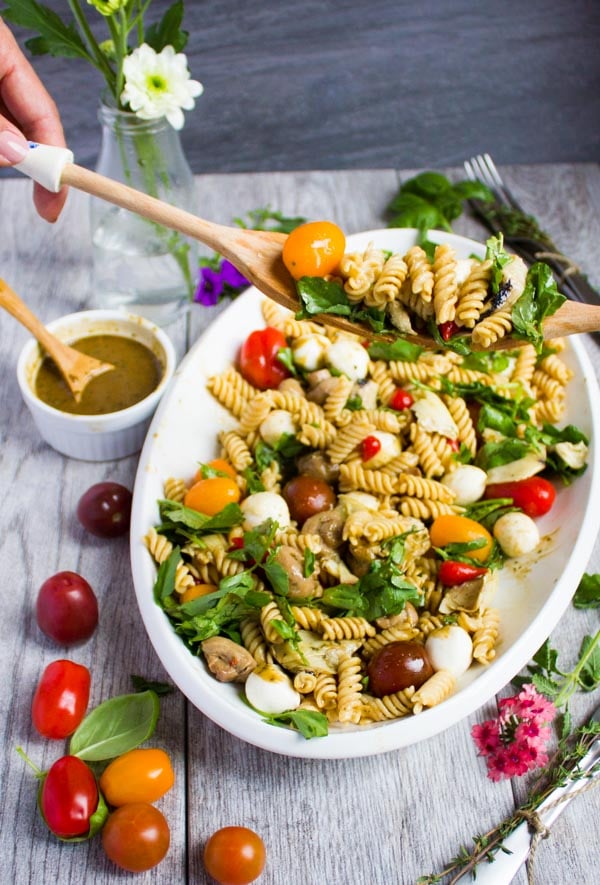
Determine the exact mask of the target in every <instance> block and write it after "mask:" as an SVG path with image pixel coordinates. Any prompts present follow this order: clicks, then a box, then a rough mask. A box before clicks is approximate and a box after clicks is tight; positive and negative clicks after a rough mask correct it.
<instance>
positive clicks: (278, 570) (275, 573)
mask: <svg viewBox="0 0 600 885" xmlns="http://www.w3.org/2000/svg"><path fill="white" fill-rule="evenodd" d="M263 571H264V573H265V577H266V578H267V581H268V582H269V584H270V585H271V587H272V588H273V591H274V592H275V593H276V594H277V595H278V596H287V595H288V593H289V592H290V579H289V577H288V574H287V572H286V570H285V569H284V567H283V566H282V565H281V564H280V563H279V562H274V561H270V562H269V561H267V562H265V563H264V565H263Z"/></svg>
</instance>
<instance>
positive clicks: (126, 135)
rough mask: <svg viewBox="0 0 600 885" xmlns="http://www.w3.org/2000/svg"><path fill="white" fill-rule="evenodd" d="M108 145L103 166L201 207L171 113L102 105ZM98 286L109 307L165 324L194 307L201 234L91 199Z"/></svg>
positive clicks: (179, 202) (182, 204)
mask: <svg viewBox="0 0 600 885" xmlns="http://www.w3.org/2000/svg"><path fill="white" fill-rule="evenodd" d="M99 118H100V122H101V123H102V145H101V149H100V155H99V158H98V163H97V166H96V171H97V172H99V173H101V174H102V175H105V176H107V177H108V178H113V179H115V180H117V181H121V182H123V183H124V184H127V185H129V186H130V187H134V188H135V189H136V190H140V191H143V192H144V193H147V194H150V195H151V196H153V197H158V198H159V199H160V200H164V201H165V202H167V203H171V204H172V205H174V206H178V207H179V208H181V209H187V210H188V211H189V212H194V213H195V212H196V211H197V210H196V201H195V193H194V177H193V175H192V171H191V169H190V167H189V165H188V162H187V160H186V158H185V155H184V153H183V150H182V147H181V142H180V139H179V133H178V132H177V130H175V129H173V127H172V126H171V125H170V123H168V122H167V120H166V119H165V118H161V119H159V120H141V119H139V118H138V117H136V116H135V114H132V113H129V112H126V111H120V110H117V109H116V108H114V107H110V106H108V105H107V104H104V103H103V104H101V106H100V112H99ZM91 227H92V244H93V287H94V297H95V300H96V302H97V303H98V304H99V306H101V307H112V308H114V307H125V308H127V309H128V310H131V311H132V313H138V314H141V315H142V316H145V317H146V318H147V319H149V320H151V321H153V322H154V323H156V324H157V325H161V326H162V325H166V324H168V323H170V322H172V321H173V320H175V319H177V317H178V316H180V315H181V314H182V313H183V312H184V311H185V310H186V309H187V307H188V305H189V303H190V301H191V298H192V295H193V289H194V284H195V277H196V274H197V268H198V250H197V245H198V244H197V243H196V241H195V240H191V239H189V238H188V237H184V236H183V235H182V234H179V233H177V232H176V231H172V230H169V229H168V228H165V227H162V226H161V225H159V224H156V223H155V222H153V221H148V220H147V219H145V218H141V217H140V216H139V215H135V214H134V213H133V212H129V211H128V210H126V209H121V208H119V207H118V206H114V205H112V204H111V203H107V202H105V201H104V200H100V199H97V198H92V200H91Z"/></svg>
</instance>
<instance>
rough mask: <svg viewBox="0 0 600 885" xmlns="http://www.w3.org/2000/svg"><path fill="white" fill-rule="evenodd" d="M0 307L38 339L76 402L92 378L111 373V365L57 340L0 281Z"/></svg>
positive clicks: (8, 287) (6, 284)
mask: <svg viewBox="0 0 600 885" xmlns="http://www.w3.org/2000/svg"><path fill="white" fill-rule="evenodd" d="M0 307H3V308H4V310H6V311H8V313H9V314H11V316H13V317H14V318H15V319H16V320H18V321H19V322H20V323H22V324H23V325H24V326H25V328H26V329H28V330H29V331H30V332H31V334H32V335H33V337H34V338H37V340H38V341H39V342H40V344H41V345H42V347H43V348H44V350H45V351H46V352H47V353H48V355H49V356H50V357H51V358H52V360H53V361H54V362H55V363H56V366H57V368H58V369H59V371H60V373H61V375H62V377H63V378H64V379H65V382H66V384H67V386H68V387H69V390H70V391H71V393H72V394H73V397H74V399H75V401H76V402H79V401H80V399H81V396H82V394H83V391H84V389H85V387H86V386H87V385H88V384H89V382H90V381H91V380H92V378H95V377H96V376H97V375H101V374H102V373H103V372H108V371H109V370H110V369H114V366H113V365H111V363H103V362H100V360H97V359H94V357H91V356H87V355H86V354H85V353H80V352H79V351H78V350H75V348H73V347H69V345H68V344H65V343H64V341H60V340H59V339H58V338H56V337H55V336H54V335H53V334H52V333H51V332H49V331H48V329H47V328H46V327H45V326H44V324H43V323H42V322H41V321H40V320H39V319H38V318H37V317H36V315H35V314H34V313H32V312H31V310H30V309H29V308H28V307H27V305H26V304H25V303H24V302H23V301H21V299H20V298H19V296H18V295H17V294H16V292H14V291H13V290H12V289H11V287H10V286H9V285H8V283H5V282H4V280H2V279H0Z"/></svg>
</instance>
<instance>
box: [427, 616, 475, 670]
mask: <svg viewBox="0 0 600 885" xmlns="http://www.w3.org/2000/svg"><path fill="white" fill-rule="evenodd" d="M425 651H426V652H427V657H428V658H429V660H430V661H431V666H432V667H433V669H434V670H449V672H450V673H452V675H453V676H461V675H462V674H463V673H465V672H466V671H467V670H468V669H469V667H470V666H471V660H472V659H473V642H472V641H471V637H470V636H469V634H468V633H467V631H466V630H463V628H462V627H458V626H457V625H456V624H448V625H447V626H445V627H440V628H439V630H433V631H432V632H431V633H430V634H429V636H428V637H427V640H426V641H425Z"/></svg>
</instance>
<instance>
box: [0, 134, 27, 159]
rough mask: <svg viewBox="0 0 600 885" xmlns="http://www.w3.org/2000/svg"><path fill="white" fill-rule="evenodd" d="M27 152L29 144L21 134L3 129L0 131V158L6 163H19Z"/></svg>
mask: <svg viewBox="0 0 600 885" xmlns="http://www.w3.org/2000/svg"><path fill="white" fill-rule="evenodd" d="M28 153H29V144H28V142H27V141H26V140H25V139H24V138H23V136H22V135H18V134H17V133H16V132H11V131H10V130H9V129H5V130H4V132H0V160H4V161H5V162H6V163H11V164H12V163H20V162H21V160H24V159H25V157H26V156H27V154H28Z"/></svg>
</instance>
